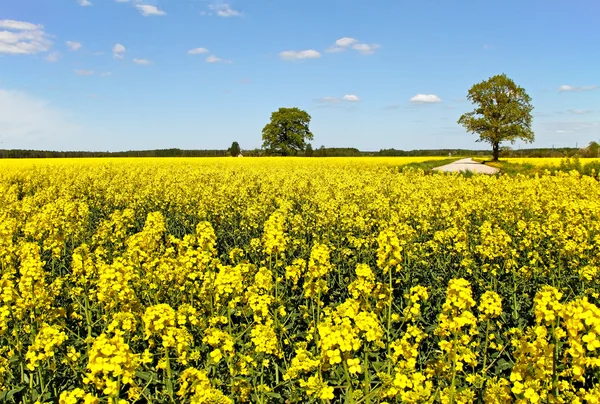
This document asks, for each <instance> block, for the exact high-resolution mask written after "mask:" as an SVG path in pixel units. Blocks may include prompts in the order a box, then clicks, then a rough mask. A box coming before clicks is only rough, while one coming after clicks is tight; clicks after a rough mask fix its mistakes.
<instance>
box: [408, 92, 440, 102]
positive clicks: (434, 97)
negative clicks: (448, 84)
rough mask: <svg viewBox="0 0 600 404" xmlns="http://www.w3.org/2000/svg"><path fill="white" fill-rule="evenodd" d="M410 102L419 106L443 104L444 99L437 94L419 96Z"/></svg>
mask: <svg viewBox="0 0 600 404" xmlns="http://www.w3.org/2000/svg"><path fill="white" fill-rule="evenodd" d="M410 102H414V103H417V104H432V103H437V102H442V99H441V98H440V97H438V96H437V95H435V94H417V95H415V96H414V97H412V98H411V99H410Z"/></svg>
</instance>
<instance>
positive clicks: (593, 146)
mask: <svg viewBox="0 0 600 404" xmlns="http://www.w3.org/2000/svg"><path fill="white" fill-rule="evenodd" d="M581 157H600V145H599V144H598V142H590V144H589V145H588V146H587V147H586V148H584V149H582V150H581Z"/></svg>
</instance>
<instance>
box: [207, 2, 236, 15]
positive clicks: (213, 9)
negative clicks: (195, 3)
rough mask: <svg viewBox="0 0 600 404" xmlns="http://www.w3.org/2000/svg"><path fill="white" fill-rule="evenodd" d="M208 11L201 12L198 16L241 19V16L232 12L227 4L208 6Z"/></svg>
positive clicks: (231, 8) (234, 11)
mask: <svg viewBox="0 0 600 404" xmlns="http://www.w3.org/2000/svg"><path fill="white" fill-rule="evenodd" d="M208 10H209V11H201V12H200V15H214V14H216V15H218V16H219V17H224V18H228V17H241V16H242V15H243V14H242V13H241V12H239V11H237V10H234V9H233V7H231V5H230V4H229V3H218V4H211V5H209V6H208Z"/></svg>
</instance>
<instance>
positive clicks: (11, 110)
mask: <svg viewBox="0 0 600 404" xmlns="http://www.w3.org/2000/svg"><path fill="white" fill-rule="evenodd" d="M80 129H81V128H79V127H78V126H77V125H75V124H73V123H72V122H71V120H70V117H69V114H68V113H67V112H66V111H62V110H59V109H56V108H55V107H53V106H52V105H51V104H50V103H49V102H47V101H46V100H43V99H39V98H36V97H33V96H31V95H29V94H27V93H23V92H20V91H13V90H4V89H1V88H0V133H2V142H3V144H2V147H4V148H32V147H33V146H35V147H50V145H54V147H56V144H57V142H58V141H62V140H65V139H66V138H68V137H71V136H73V135H75V133H76V132H78V131H79V130H80Z"/></svg>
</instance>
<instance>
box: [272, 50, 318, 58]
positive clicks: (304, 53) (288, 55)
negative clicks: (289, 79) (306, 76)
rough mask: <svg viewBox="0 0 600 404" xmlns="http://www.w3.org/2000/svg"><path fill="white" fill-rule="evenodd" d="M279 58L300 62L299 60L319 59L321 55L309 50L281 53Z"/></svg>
mask: <svg viewBox="0 0 600 404" xmlns="http://www.w3.org/2000/svg"><path fill="white" fill-rule="evenodd" d="M279 56H280V57H281V58H282V59H284V60H298V59H318V58H320V57H321V54H320V53H319V52H317V51H316V50H312V49H308V50H303V51H299V52H298V51H285V52H281V53H280V54H279Z"/></svg>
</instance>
